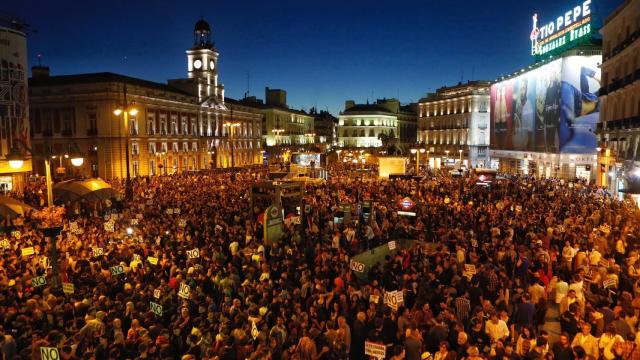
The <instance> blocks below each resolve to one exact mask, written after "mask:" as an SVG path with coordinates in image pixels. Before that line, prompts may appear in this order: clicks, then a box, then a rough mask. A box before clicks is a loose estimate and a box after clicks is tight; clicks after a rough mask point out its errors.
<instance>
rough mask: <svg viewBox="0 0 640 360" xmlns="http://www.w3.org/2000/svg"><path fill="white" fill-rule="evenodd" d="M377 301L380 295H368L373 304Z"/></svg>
mask: <svg viewBox="0 0 640 360" xmlns="http://www.w3.org/2000/svg"><path fill="white" fill-rule="evenodd" d="M378 301H380V296H378V295H373V294H371V295H369V302H372V303H374V304H377V303H378Z"/></svg>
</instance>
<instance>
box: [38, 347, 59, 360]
mask: <svg viewBox="0 0 640 360" xmlns="http://www.w3.org/2000/svg"><path fill="white" fill-rule="evenodd" d="M40 359H41V360H60V353H59V352H58V348H54V347H44V346H41V347H40Z"/></svg>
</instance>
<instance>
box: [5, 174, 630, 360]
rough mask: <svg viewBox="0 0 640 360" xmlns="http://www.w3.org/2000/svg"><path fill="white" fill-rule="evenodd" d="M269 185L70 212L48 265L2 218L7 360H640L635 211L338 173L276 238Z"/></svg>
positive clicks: (556, 192)
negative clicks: (270, 237) (265, 200)
mask: <svg viewBox="0 0 640 360" xmlns="http://www.w3.org/2000/svg"><path fill="white" fill-rule="evenodd" d="M267 175H268V174H267V173H266V172H265V171H260V170H252V171H240V172H234V173H230V172H227V173H216V174H188V175H187V174H184V175H172V176H158V177H150V178H146V177H141V178H136V179H134V180H133V183H132V187H133V197H132V198H131V199H125V198H123V194H124V192H122V191H121V192H120V194H119V195H118V198H114V199H108V200H105V201H103V202H101V203H99V204H97V203H79V204H78V203H76V204H65V207H66V215H65V218H64V220H63V225H64V229H63V230H62V231H61V232H60V234H59V235H58V236H57V237H55V240H56V241H55V244H56V245H55V248H56V250H57V256H55V257H52V254H53V253H52V250H53V249H52V246H53V245H52V244H53V243H54V242H53V241H52V239H51V238H50V237H48V236H45V233H46V231H43V229H41V224H39V220H38V218H37V217H36V216H32V215H31V214H26V215H25V217H24V219H21V221H20V222H18V223H16V222H13V223H12V224H5V227H4V230H5V232H4V235H3V238H2V239H0V240H2V241H0V245H2V246H0V356H1V359H3V360H4V359H7V360H9V359H29V358H32V359H39V358H40V356H41V354H40V351H41V348H42V347H51V348H56V349H58V351H59V354H60V358H62V359H65V360H66V359H99V360H101V359H183V360H187V359H221V360H244V359H251V360H265V359H291V360H316V359H369V358H374V357H370V355H367V354H366V353H368V352H369V351H368V349H365V344H378V345H382V346H383V347H384V349H385V353H386V354H385V356H386V358H387V359H395V360H398V359H409V360H417V359H433V360H462V359H469V360H480V359H496V360H502V359H512V360H520V359H528V360H538V359H553V358H558V359H560V360H572V359H589V360H596V359H605V360H613V359H617V360H632V359H636V360H637V359H640V346H638V345H640V332H637V330H638V316H639V311H640V284H639V283H638V279H640V262H639V261H638V252H637V251H636V244H637V239H638V238H639V237H640V226H638V222H639V221H640V214H639V212H638V208H637V205H635V204H632V203H631V202H628V201H620V200H617V199H614V198H612V197H610V196H609V195H608V194H607V193H606V192H604V191H603V190H601V189H598V188H596V187H594V186H592V185H589V184H587V183H585V182H583V181H578V180H575V181H572V182H570V181H561V180H556V179H535V178H527V177H519V176H513V177H505V178H502V179H495V180H494V181H493V182H491V183H478V179H477V178H476V177H475V176H473V175H468V176H465V177H455V178H454V177H451V176H450V175H448V174H445V173H429V174H427V175H426V176H425V177H424V178H422V180H420V181H416V180H384V179H378V178H377V177H376V176H375V174H373V173H367V172H361V171H360V172H355V171H350V170H348V169H342V168H333V169H330V176H329V178H328V180H326V181H324V182H321V183H315V182H314V183H308V184H306V186H305V193H304V201H303V204H304V206H302V209H304V211H301V212H302V214H301V221H300V222H299V223H300V224H299V225H297V224H296V223H295V222H293V223H288V224H287V225H286V226H285V228H284V230H283V233H282V237H281V238H280V239H279V241H269V242H265V240H264V238H265V237H264V235H265V228H264V224H263V223H262V222H260V221H259V220H258V219H259V218H260V216H259V215H260V213H261V212H264V210H265V209H264V207H263V206H262V204H260V203H259V202H255V201H252V199H251V193H250V188H251V185H252V184H254V183H255V182H256V181H259V180H260V179H263V178H265V177H267ZM118 189H122V186H118ZM32 197H33V196H32ZM406 197H409V198H410V199H411V200H412V202H413V203H415V206H413V207H412V209H411V211H412V212H415V216H405V215H401V214H399V213H398V210H399V207H398V206H399V205H398V204H399V201H400V200H401V199H404V198H406ZM363 202H367V203H370V204H371V210H370V213H368V214H367V216H363V212H362V211H358V210H356V209H362V203H363ZM344 204H350V205H351V208H352V209H353V216H352V217H351V221H336V220H337V217H336V214H337V213H339V212H341V211H342V213H343V214H344V207H343V205H344ZM359 204H360V206H359ZM252 205H253V206H252ZM294 208H295V207H294ZM302 209H301V210H302ZM307 210H308V211H307ZM284 215H288V214H284ZM343 219H344V218H343ZM106 223H108V224H106ZM18 224H19V225H18ZM16 232H19V234H17V235H16ZM48 235H51V234H48ZM392 241H393V242H394V249H393V251H390V252H389V253H388V254H387V255H386V256H384V257H382V258H380V260H379V261H377V262H376V263H374V264H367V265H366V269H365V270H364V271H363V272H362V273H357V272H356V271H354V270H352V267H351V266H350V262H351V260H353V259H354V257H355V256H357V255H358V254H361V253H363V252H370V250H373V249H379V248H380V247H381V246H382V247H384V246H385V244H388V243H389V242H392ZM31 247H32V248H33V249H34V253H33V254H23V250H24V249H25V248H31ZM389 248H391V247H390V246H389ZM194 250H197V251H196V252H194ZM375 251H378V250H375ZM55 258H57V264H54V263H53V262H55V260H52V259H55ZM114 268H115V269H122V270H123V271H122V272H119V271H114V270H113V269H114ZM56 272H59V278H60V281H59V282H61V283H63V285H64V286H61V285H60V284H57V282H56V276H54V274H55V273H56ZM39 277H44V278H45V279H46V284H45V285H41V283H40V282H34V281H33V280H34V279H36V278H39ZM68 284H73V289H72V290H70V289H69V287H68ZM63 289H64V291H63ZM385 293H401V294H402V295H403V296H402V301H400V303H398V304H395V305H394V306H391V304H390V303H387V302H386V301H384V300H383V299H385V298H386V297H385ZM154 304H155V305H154ZM636 334H638V336H636Z"/></svg>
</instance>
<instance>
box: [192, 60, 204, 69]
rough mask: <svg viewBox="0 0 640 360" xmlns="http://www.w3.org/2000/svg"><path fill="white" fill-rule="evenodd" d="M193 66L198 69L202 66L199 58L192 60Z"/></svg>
mask: <svg viewBox="0 0 640 360" xmlns="http://www.w3.org/2000/svg"><path fill="white" fill-rule="evenodd" d="M193 67H194V68H196V69H200V68H201V67H202V61H200V59H197V60H195V61H194V62H193Z"/></svg>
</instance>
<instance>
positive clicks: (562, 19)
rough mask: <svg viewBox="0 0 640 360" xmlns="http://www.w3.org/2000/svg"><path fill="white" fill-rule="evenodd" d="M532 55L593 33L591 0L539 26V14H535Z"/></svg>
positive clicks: (586, 0)
mask: <svg viewBox="0 0 640 360" xmlns="http://www.w3.org/2000/svg"><path fill="white" fill-rule="evenodd" d="M532 18H533V28H532V30H531V34H530V36H529V39H530V40H531V55H544V54H546V53H548V52H549V51H552V50H555V49H557V48H560V47H563V46H565V45H567V44H569V43H571V42H573V41H575V40H577V39H580V38H582V37H584V36H586V35H589V34H591V24H590V23H591V0H584V1H583V2H582V4H579V5H576V6H574V7H573V8H571V9H569V10H567V11H566V12H564V13H563V14H561V15H560V16H558V17H557V18H556V19H555V20H552V21H549V22H548V23H546V24H542V25H540V26H538V14H534V15H533V17H532Z"/></svg>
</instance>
